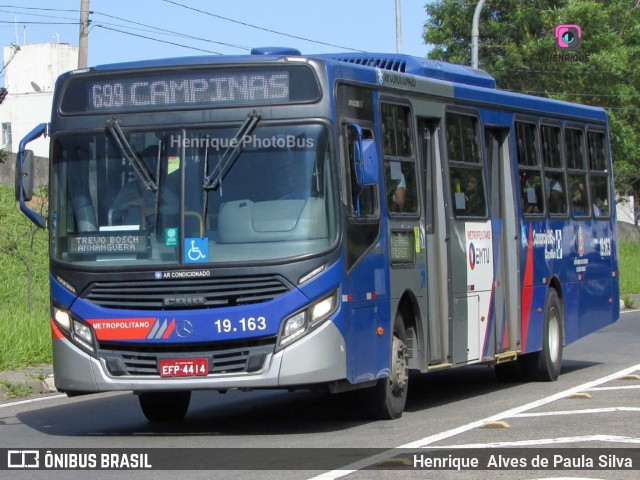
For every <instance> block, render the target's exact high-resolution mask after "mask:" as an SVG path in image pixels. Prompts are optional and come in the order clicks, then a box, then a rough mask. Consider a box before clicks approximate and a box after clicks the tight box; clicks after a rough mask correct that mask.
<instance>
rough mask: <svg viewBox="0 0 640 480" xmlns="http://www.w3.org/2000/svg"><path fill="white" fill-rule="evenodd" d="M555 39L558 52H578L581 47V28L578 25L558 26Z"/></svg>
mask: <svg viewBox="0 0 640 480" xmlns="http://www.w3.org/2000/svg"><path fill="white" fill-rule="evenodd" d="M555 37H556V46H557V47H558V48H559V49H560V50H580V47H582V28H580V26H579V25H575V24H572V25H564V24H563V25H558V26H557V27H556V34H555Z"/></svg>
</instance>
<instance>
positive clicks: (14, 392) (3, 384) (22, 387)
mask: <svg viewBox="0 0 640 480" xmlns="http://www.w3.org/2000/svg"><path fill="white" fill-rule="evenodd" d="M3 391H4V396H5V397H6V398H21V397H26V396H28V395H31V387H30V386H29V385H27V384H25V383H17V382H10V381H9V380H0V392H3Z"/></svg>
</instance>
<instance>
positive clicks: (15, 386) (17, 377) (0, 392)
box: [0, 365, 58, 402]
mask: <svg viewBox="0 0 640 480" xmlns="http://www.w3.org/2000/svg"><path fill="white" fill-rule="evenodd" d="M29 390H30V391H29ZM26 391H29V392H28V393H26ZM57 392H58V390H57V389H56V387H55V382H54V378H53V368H52V367H51V366H50V365H43V366H39V367H31V368H27V369H25V370H17V371H5V372H0V402H10V401H15V400H20V399H26V398H30V397H33V396H35V395H47V394H52V393H57Z"/></svg>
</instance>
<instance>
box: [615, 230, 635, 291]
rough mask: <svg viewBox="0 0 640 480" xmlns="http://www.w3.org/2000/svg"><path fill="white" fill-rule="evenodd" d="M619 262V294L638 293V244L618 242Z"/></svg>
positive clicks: (629, 241)
mask: <svg viewBox="0 0 640 480" xmlns="http://www.w3.org/2000/svg"><path fill="white" fill-rule="evenodd" d="M618 255H619V257H620V258H619V261H620V292H622V293H623V294H628V293H640V243H638V242H634V241H631V240H628V241H624V242H618Z"/></svg>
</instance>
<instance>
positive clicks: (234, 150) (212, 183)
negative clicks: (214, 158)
mask: <svg viewBox="0 0 640 480" xmlns="http://www.w3.org/2000/svg"><path fill="white" fill-rule="evenodd" d="M261 117H262V116H261V115H260V114H259V113H256V112H251V113H250V114H249V115H248V116H247V119H246V120H245V121H244V123H243V124H242V125H240V128H239V129H238V131H237V132H236V134H235V135H234V137H233V138H232V139H231V140H230V141H229V146H228V147H227V149H226V150H225V151H224V153H223V154H222V156H221V157H220V161H219V162H218V165H216V168H215V169H214V170H213V172H211V175H207V172H206V171H205V175H206V176H205V178H204V185H203V188H204V189H205V191H206V190H216V189H217V188H218V187H219V186H220V184H221V183H222V180H223V179H224V177H225V176H226V175H227V173H229V170H231V167H232V166H233V163H234V162H235V161H236V160H237V158H238V157H239V156H240V153H242V150H243V149H244V142H242V139H243V138H244V137H245V136H247V135H250V134H251V132H253V129H254V128H256V125H257V124H258V122H259V121H260V118H261ZM205 165H206V163H205Z"/></svg>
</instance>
